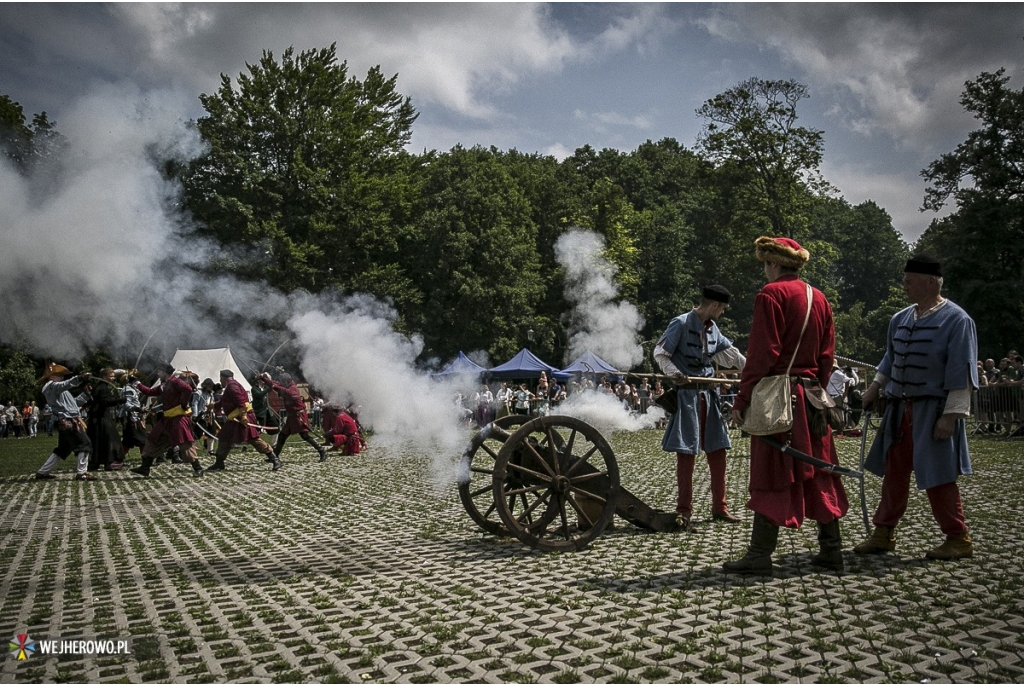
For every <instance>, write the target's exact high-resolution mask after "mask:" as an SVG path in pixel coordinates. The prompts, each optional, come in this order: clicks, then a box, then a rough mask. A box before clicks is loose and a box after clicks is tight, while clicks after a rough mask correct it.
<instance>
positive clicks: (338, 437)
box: [323, 405, 366, 456]
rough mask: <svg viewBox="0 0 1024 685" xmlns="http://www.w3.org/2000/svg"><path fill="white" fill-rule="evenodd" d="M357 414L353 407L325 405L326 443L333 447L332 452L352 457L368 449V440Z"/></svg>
mask: <svg viewBox="0 0 1024 685" xmlns="http://www.w3.org/2000/svg"><path fill="white" fill-rule="evenodd" d="M328 406H329V407H330V411H328ZM355 412H356V410H355V407H354V406H352V405H350V406H348V407H346V408H344V409H342V408H341V407H339V406H338V405H324V411H323V417H324V422H323V426H324V442H325V444H328V445H331V451H335V450H340V451H341V453H342V454H344V455H345V456H351V455H354V454H359V453H360V452H362V451H363V450H365V449H366V440H364V439H363V434H362V431H361V430H360V429H359V420H358V419H357V418H356V413H355Z"/></svg>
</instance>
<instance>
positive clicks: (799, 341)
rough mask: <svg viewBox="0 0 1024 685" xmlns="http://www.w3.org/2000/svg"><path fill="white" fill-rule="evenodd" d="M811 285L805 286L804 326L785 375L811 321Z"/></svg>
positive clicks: (787, 373) (793, 360)
mask: <svg viewBox="0 0 1024 685" xmlns="http://www.w3.org/2000/svg"><path fill="white" fill-rule="evenodd" d="M811 295H812V293H811V284H810V283H808V284H807V313H806V314H804V325H803V327H802V328H801V329H800V339H799V340H797V343H796V349H795V350H793V356H792V357H790V359H789V366H787V367H786V375H787V376H788V375H789V370H790V369H792V368H793V362H795V361H796V353H797V352H799V351H800V343H802V342H803V341H804V332H805V331H806V330H807V322H808V321H810V320H811Z"/></svg>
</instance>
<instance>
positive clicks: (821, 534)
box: [811, 519, 845, 573]
mask: <svg viewBox="0 0 1024 685" xmlns="http://www.w3.org/2000/svg"><path fill="white" fill-rule="evenodd" d="M818 546H819V547H820V548H821V551H820V552H818V553H817V554H815V555H814V558H813V559H811V563H812V564H814V565H815V566H821V567H822V568H827V569H828V570H830V571H835V572H837V573H842V572H843V569H844V568H845V565H844V564H843V538H842V536H841V535H840V533H839V519H835V520H833V521H831V522H830V523H819V524H818Z"/></svg>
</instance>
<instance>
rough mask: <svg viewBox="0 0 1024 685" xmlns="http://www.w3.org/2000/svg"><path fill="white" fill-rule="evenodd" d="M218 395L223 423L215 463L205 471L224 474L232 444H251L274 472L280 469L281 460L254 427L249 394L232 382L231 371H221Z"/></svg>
mask: <svg viewBox="0 0 1024 685" xmlns="http://www.w3.org/2000/svg"><path fill="white" fill-rule="evenodd" d="M220 384H221V388H222V390H221V396H220V402H219V403H218V404H217V405H216V406H217V408H219V409H220V411H221V413H223V414H224V416H225V417H226V420H225V421H224V425H223V426H221V427H220V432H219V433H217V452H216V455H217V460H216V461H215V462H214V463H213V466H211V467H210V468H208V469H206V470H207V471H223V470H224V460H226V459H227V458H228V452H230V451H231V448H232V447H234V446H235V445H252V447H253V449H255V450H256V451H257V452H259V453H260V454H262V455H264V456H266V457H268V458H270V463H272V464H273V465H274V469H273V470H274V471H277V470H278V469H279V468H281V460H280V459H278V458H277V455H276V454H274V450H273V449H272V448H271V447H270V445H268V444H267V443H265V442H263V440H262V438H260V430H259V428H258V427H257V424H256V414H255V412H253V410H252V405H251V404H249V393H247V392H246V391H245V388H244V387H242V384H241V383H239V382H238V381H236V380H235V374H234V373H233V372H232V371H231V370H230V369H224V370H222V371H221V372H220Z"/></svg>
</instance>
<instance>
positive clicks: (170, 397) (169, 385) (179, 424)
mask: <svg viewBox="0 0 1024 685" xmlns="http://www.w3.org/2000/svg"><path fill="white" fill-rule="evenodd" d="M139 392H140V393H142V394H143V395H146V396H147V397H157V396H159V397H160V404H161V405H163V408H164V412H165V413H164V415H163V416H162V417H161V418H160V420H159V421H157V422H156V424H154V426H153V429H152V430H151V431H149V435H147V436H146V442H150V443H154V444H155V443H158V442H160V440H161V438H166V439H167V441H169V442H170V443H171V446H172V447H176V446H178V445H190V444H192V443H193V442H195V439H196V438H195V435H194V434H193V433H192V418H191V415H189V414H181V415H180V416H167V414H166V412H167V411H168V410H171V409H173V408H174V407H181V408H182V409H187V408H188V407H189V405H190V404H191V401H192V386H191V385H189V384H188V383H186V382H185V381H183V380H181V379H180V378H178V377H177V376H171V377H169V378H168V379H167V380H165V381H164V382H163V383H161V384H160V386H158V387H155V388H151V387H149V386H146V385H142V384H141V383H139Z"/></svg>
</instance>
